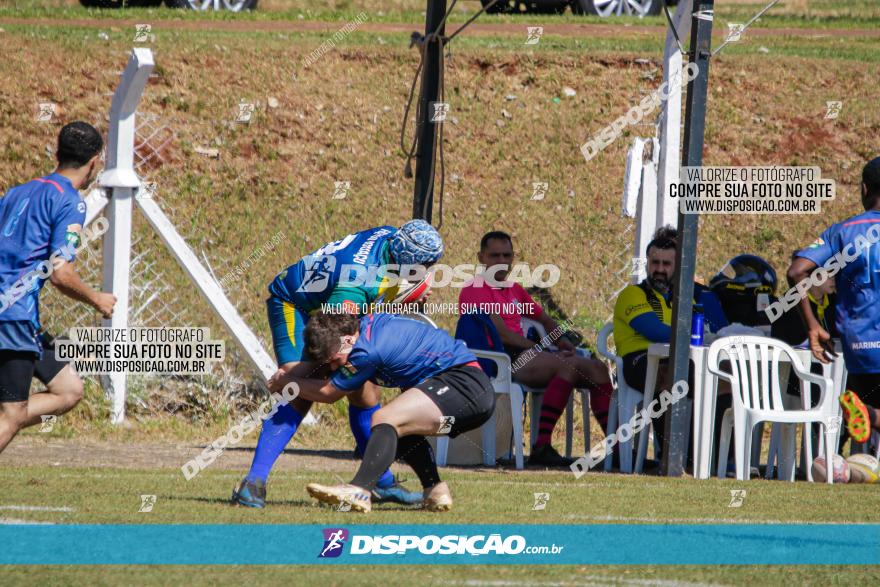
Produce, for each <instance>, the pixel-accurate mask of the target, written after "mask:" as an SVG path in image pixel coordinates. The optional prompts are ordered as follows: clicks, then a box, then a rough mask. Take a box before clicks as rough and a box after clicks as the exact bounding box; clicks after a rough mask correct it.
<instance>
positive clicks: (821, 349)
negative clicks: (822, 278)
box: [788, 157, 880, 442]
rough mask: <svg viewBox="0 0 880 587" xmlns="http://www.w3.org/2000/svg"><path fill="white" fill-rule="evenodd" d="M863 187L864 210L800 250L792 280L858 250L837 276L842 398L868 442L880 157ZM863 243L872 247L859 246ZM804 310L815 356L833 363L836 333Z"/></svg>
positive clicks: (876, 340)
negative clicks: (844, 373)
mask: <svg viewBox="0 0 880 587" xmlns="http://www.w3.org/2000/svg"><path fill="white" fill-rule="evenodd" d="M861 188H862V190H861V191H862V205H863V206H864V208H865V212H864V213H862V214H859V215H857V216H853V217H852V218H848V219H846V220H844V221H843V222H839V223H837V224H835V225H833V226H831V227H830V228H828V229H827V230H826V231H825V232H823V233H822V235H821V236H820V237H819V238H818V239H816V241H815V242H814V243H813V244H812V245H810V246H809V247H807V248H806V249H804V250H802V251H800V252H798V253H797V257H796V258H795V260H794V261H793V262H792V264H791V267H789V269H788V280H789V283H791V284H795V283H800V282H801V281H803V280H807V282H809V280H810V276H811V275H812V273H813V271H814V270H815V269H816V268H817V267H820V266H823V265H825V263H826V262H828V261H829V260H831V259H832V258H833V257H835V256H838V255H843V256H844V257H846V258H848V257H849V256H850V254H852V253H853V252H856V253H857V256H856V257H855V258H854V259H853V260H851V261H849V262H840V261H838V263H839V267H840V270H839V272H838V273H837V275H836V277H835V285H836V288H837V319H836V322H837V329H838V331H839V332H840V341H841V344H842V347H843V359H844V362H845V363H846V369H847V372H848V373H849V374H848V376H847V381H846V385H847V390H848V391H846V392H845V393H844V394H842V395H841V396H840V403H841V405H842V406H843V415H844V418H846V420H847V428H848V430H849V433H850V434H851V435H852V437H853V439H855V441H856V442H865V441H866V440H867V439H868V438H869V437H870V434H871V428H872V427H875V428H880V422H878V420H877V417H878V416H877V413H876V411H875V410H874V409H872V408H870V407H869V406H875V407H876V406H880V243H878V242H877V241H878V237H880V157H877V158H875V159H872V160H871V161H869V162H868V164H867V165H865V167H864V169H863V170H862V186H861ZM859 242H861V243H866V244H867V246H862V247H858V248H856V245H857V244H858V243H859ZM838 259H840V257H839V256H838ZM800 308H801V314H802V315H803V317H804V320H806V323H807V330H808V333H809V341H810V349H811V350H812V352H813V356H814V357H816V359H817V360H819V361H821V362H823V363H828V362H829V359H828V357H827V356H826V351H827V352H828V353H830V354H832V355H833V349H832V348H831V345H830V340H831V335H829V334H828V332H827V331H826V330H825V329H824V328H822V326H821V325H820V324H819V322H818V320H817V319H816V317H815V316H814V315H813V312H812V311H810V300H809V298H807V297H804V298H803V299H802V300H801V302H800ZM865 404H868V406H866V405H865ZM842 441H845V439H842Z"/></svg>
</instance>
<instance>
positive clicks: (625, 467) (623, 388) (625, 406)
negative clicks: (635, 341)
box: [588, 322, 647, 473]
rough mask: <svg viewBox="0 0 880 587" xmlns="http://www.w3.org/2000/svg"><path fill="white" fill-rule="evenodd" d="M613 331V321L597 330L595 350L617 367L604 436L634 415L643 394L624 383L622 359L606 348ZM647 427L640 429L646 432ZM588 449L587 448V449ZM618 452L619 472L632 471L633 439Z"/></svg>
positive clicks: (608, 461) (607, 467)
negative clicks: (615, 384) (615, 381)
mask: <svg viewBox="0 0 880 587" xmlns="http://www.w3.org/2000/svg"><path fill="white" fill-rule="evenodd" d="M613 332H614V323H613V322H608V323H607V324H605V326H603V327H602V330H600V331H599V338H598V340H597V341H596V350H598V351H599V354H600V355H602V356H603V357H605V358H606V359H608V360H609V361H611V362H612V363H614V365H615V368H616V369H617V386H616V387H615V389H614V393H613V394H612V395H611V403H610V404H609V406H608V426H607V427H606V430H605V434H606V436H608V435H610V434H612V433H613V432H614V431H615V430H617V426H618V422H627V421H629V419H630V418H632V417H633V415H635V413H636V410H638V409H639V404H640V403H642V401H643V400H644V397H645V396H644V394H643V393H642V392H640V391H638V390H635V389H633V388H632V387H630V386H629V385H627V384H626V379H624V377H623V359H622V358H620V357H618V356H617V355H615V354H614V353H612V352H611V351H609V350H608V338H609V337H610V336H611V335H612V333H613ZM646 433H647V429H646V430H643V431H642V434H646ZM588 450H589V449H588ZM618 452H619V454H620V472H621V473H632V472H633V439H632V438H630V439H629V440H627V441H621V442H620V446H619V448H618ZM613 456H614V453H613V452H609V453H608V454H607V455H606V456H605V470H606V471H610V470H611V467H612V458H613Z"/></svg>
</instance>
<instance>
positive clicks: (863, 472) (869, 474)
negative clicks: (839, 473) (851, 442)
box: [846, 455, 880, 483]
mask: <svg viewBox="0 0 880 587" xmlns="http://www.w3.org/2000/svg"><path fill="white" fill-rule="evenodd" d="M846 463H847V465H849V473H850V476H849V482H850V483H877V480H878V479H880V463H878V461H877V459H876V458H874V457H873V456H871V455H850V456H849V457H847V459H846Z"/></svg>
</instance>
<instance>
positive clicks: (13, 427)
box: [0, 122, 116, 452]
mask: <svg viewBox="0 0 880 587" xmlns="http://www.w3.org/2000/svg"><path fill="white" fill-rule="evenodd" d="M103 146H104V140H103V139H102V138H101V135H100V134H99V133H98V131H97V130H95V128H94V127H93V126H91V125H90V124H87V123H85V122H72V123H70V124H68V125H66V126H65V127H64V128H62V129H61V133H60V134H59V135H58V150H57V153H56V158H57V160H58V167H57V168H56V169H55V171H53V172H52V173H51V174H49V175H47V176H45V177H40V178H37V179H32V180H31V181H29V182H27V183H25V184H22V185H19V186H16V187H14V188H12V189H10V190H9V191H8V192H6V195H5V196H4V197H3V198H2V199H0V291H2V294H0V296H2V297H0V452H2V451H3V449H4V448H6V445H8V444H9V442H10V441H11V440H12V437H13V436H15V435H16V433H17V432H18V431H19V430H21V429H22V428H25V427H27V426H33V425H34V424H37V423H39V422H41V421H42V416H47V415H50V414H54V415H59V414H63V413H65V412H67V411H68V410H70V409H71V408H73V407H74V406H75V405H76V404H77V403H78V402H79V400H80V399H81V398H82V391H83V384H82V380H80V378H79V376H77V374H76V372H74V370H73V367H72V366H71V365H70V364H69V363H62V362H60V361H58V360H56V359H55V351H54V349H53V348H52V346H51V345H48V344H47V343H46V341H45V339H44V338H43V337H42V336H41V335H40V334H39V332H40V310H39V303H40V290H41V289H42V287H43V284H44V283H45V281H46V279H48V280H49V281H51V282H52V285H54V286H55V287H56V288H58V289H59V290H60V291H61V293H63V294H64V295H66V296H67V297H69V298H71V299H74V300H77V301H80V302H85V303H87V304H89V305H90V306H92V307H93V308H95V309H96V310H97V311H98V312H99V313H100V314H101V315H102V316H104V317H105V318H109V317H110V315H111V314H112V313H113V305H114V304H115V303H116V297H115V296H114V295H113V294H110V293H102V292H98V291H95V290H94V289H92V288H91V287H89V286H88V285H87V284H86V283H84V282H83V281H82V279H80V277H79V275H78V274H77V272H76V269H74V267H73V261H74V259H75V257H76V252H75V249H76V247H77V246H78V245H79V242H80V233H81V231H82V227H83V223H84V222H85V218H86V204H85V202H83V199H82V197H80V195H79V192H78V191H77V190H79V189H82V188H84V187H85V186H87V185H88V184H90V183H91V182H92V180H93V179H94V178H95V175H96V170H97V168H98V159H99V157H100V154H101V149H102V148H103ZM71 245H72V246H71ZM34 376H36V378H37V379H39V380H40V381H41V382H43V384H45V385H46V389H47V393H37V394H34V395H30V388H31V379H32V378H33V377H34Z"/></svg>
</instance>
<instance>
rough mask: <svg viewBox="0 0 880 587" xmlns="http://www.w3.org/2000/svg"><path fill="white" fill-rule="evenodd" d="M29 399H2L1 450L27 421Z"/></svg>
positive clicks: (0, 416) (0, 418) (0, 417)
mask: <svg viewBox="0 0 880 587" xmlns="http://www.w3.org/2000/svg"><path fill="white" fill-rule="evenodd" d="M27 404H28V403H27V401H0V452H3V449H5V448H6V445H8V444H9V442H10V441H11V440H12V438H13V437H14V436H15V435H16V434H18V431H19V430H21V429H22V428H24V427H25V422H26V421H27Z"/></svg>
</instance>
